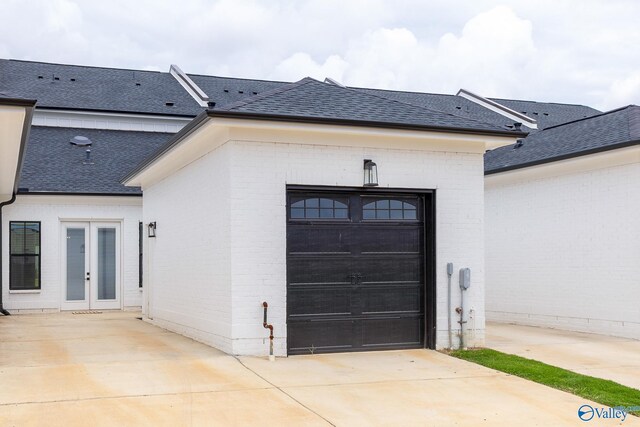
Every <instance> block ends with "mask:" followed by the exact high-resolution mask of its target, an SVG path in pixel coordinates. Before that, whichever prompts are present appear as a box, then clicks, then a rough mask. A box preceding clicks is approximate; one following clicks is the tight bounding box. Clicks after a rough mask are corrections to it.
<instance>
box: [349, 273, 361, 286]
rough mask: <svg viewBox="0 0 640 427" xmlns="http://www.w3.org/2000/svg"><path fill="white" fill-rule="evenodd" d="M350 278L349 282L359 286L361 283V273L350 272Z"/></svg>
mask: <svg viewBox="0 0 640 427" xmlns="http://www.w3.org/2000/svg"><path fill="white" fill-rule="evenodd" d="M349 278H350V279H351V284H352V285H355V286H360V285H361V284H362V274H361V273H352V274H350V275H349Z"/></svg>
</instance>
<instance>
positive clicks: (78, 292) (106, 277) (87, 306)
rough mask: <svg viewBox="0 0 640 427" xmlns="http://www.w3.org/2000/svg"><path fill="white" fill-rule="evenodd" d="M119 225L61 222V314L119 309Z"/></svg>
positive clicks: (120, 303) (120, 279) (120, 252)
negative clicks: (63, 311) (68, 311)
mask: <svg viewBox="0 0 640 427" xmlns="http://www.w3.org/2000/svg"><path fill="white" fill-rule="evenodd" d="M121 229H122V226H121V223H120V222H119V221H111V222H107V221H104V222H102V221H101V222H94V221H91V222H89V221H83V222H79V221H63V222H61V241H62V245H61V248H60V249H61V250H60V252H61V257H60V260H61V271H62V304H61V309H62V310H102V309H121V308H122V283H123V280H122V268H121V255H122V244H121V241H122V237H121V234H122V233H121Z"/></svg>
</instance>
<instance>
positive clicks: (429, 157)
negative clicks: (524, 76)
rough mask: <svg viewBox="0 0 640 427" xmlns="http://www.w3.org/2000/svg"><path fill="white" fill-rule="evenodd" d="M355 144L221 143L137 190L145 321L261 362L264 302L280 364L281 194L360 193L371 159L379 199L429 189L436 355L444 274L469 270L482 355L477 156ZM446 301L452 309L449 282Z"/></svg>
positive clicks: (444, 337)
mask: <svg viewBox="0 0 640 427" xmlns="http://www.w3.org/2000/svg"><path fill="white" fill-rule="evenodd" d="M265 138H267V137H265ZM271 141H273V140H271ZM359 141H360V142H358V143H353V142H350V143H347V144H345V146H341V145H337V144H335V141H333V144H332V145H323V144H322V143H314V144H310V143H308V142H306V143H291V142H289V143H278V142H265V141H260V142H258V141H254V140H247V139H243V140H232V141H230V142H227V143H226V144H223V145H222V146H220V147H219V148H217V149H215V150H214V151H211V152H209V153H208V154H206V155H204V156H202V157H200V158H199V159H198V160H196V161H194V162H192V163H191V164H189V165H187V166H186V167H183V168H181V169H179V170H177V171H176V172H174V173H173V174H172V175H170V176H169V177H167V178H165V179H163V180H161V181H159V182H157V183H155V184H153V185H151V186H150V187H148V188H145V189H144V191H145V196H144V218H145V222H150V221H157V224H158V229H157V234H158V237H157V238H156V239H149V246H150V247H149V249H148V251H147V253H148V255H149V257H150V259H149V266H148V269H149V272H148V273H147V275H146V276H145V277H147V280H149V281H151V286H149V287H148V291H149V295H148V297H149V304H148V305H149V314H150V316H151V317H152V318H153V321H154V322H155V323H157V324H158V325H160V326H163V327H166V328H168V329H171V330H174V331H177V332H180V333H183V334H185V335H188V336H191V337H194V338H196V339H198V340H200V341H203V342H206V343H208V344H211V345H213V346H215V347H217V348H220V349H222V350H223V351H226V352H230V353H235V354H252V355H265V354H267V353H268V339H266V338H267V337H268V331H266V330H265V329H263V327H262V307H261V303H262V301H268V302H269V306H270V311H269V319H270V322H271V323H273V325H274V327H275V336H276V339H275V340H276V341H275V351H276V354H277V355H284V354H286V206H285V201H286V198H285V196H286V186H287V184H301V185H326V186H361V185H362V179H363V178H362V161H363V159H364V158H371V159H374V160H375V162H376V163H377V164H378V172H379V177H380V178H379V181H380V185H381V186H382V187H396V188H421V189H436V193H437V194H436V207H437V219H436V227H437V243H436V246H437V254H436V255H437V256H436V259H437V265H436V270H437V345H438V347H444V346H447V345H448V334H447V315H446V303H447V276H446V263H447V262H453V263H455V267H456V272H457V270H458V268H461V267H470V268H471V269H472V287H471V289H470V291H469V298H468V306H469V308H470V309H472V310H473V312H472V316H473V319H472V320H471V323H470V327H471V328H473V329H474V330H473V332H472V333H471V337H470V344H482V343H483V342H484V310H483V307H484V247H483V246H484V240H483V225H484V224H483V215H484V209H483V203H484V199H483V159H482V152H483V150H482V148H477V147H476V148H475V151H474V150H469V151H468V152H467V151H466V150H465V149H462V148H461V147H462V145H458V146H457V152H453V151H448V149H447V148H442V146H439V147H438V148H434V149H430V148H429V145H428V144H427V143H426V142H423V143H422V147H421V148H415V144H414V148H411V149H409V148H405V149H403V148H402V144H403V142H402V140H398V139H395V138H394V139H393V140H392V139H389V140H385V141H383V142H384V145H385V146H386V147H394V148H393V149H390V148H380V145H381V143H380V141H378V142H377V143H376V145H377V147H378V148H369V147H367V146H365V145H366V144H367V141H368V140H367V138H360V139H359ZM358 144H360V146H358ZM372 145H373V144H372ZM418 145H420V144H418ZM395 147H398V148H395ZM445 147H446V146H445ZM145 286H146V285H145ZM453 298H454V304H455V305H457V302H458V301H459V288H458V286H457V274H456V276H455V277H454V297H453ZM455 305H454V306H455ZM145 306H146V304H145ZM145 309H146V307H145ZM454 325H455V322H454Z"/></svg>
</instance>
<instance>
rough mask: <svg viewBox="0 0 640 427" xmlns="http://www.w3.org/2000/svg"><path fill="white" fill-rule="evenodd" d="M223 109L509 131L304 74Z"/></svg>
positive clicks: (383, 122) (297, 116)
mask: <svg viewBox="0 0 640 427" xmlns="http://www.w3.org/2000/svg"><path fill="white" fill-rule="evenodd" d="M221 110H223V111H234V112H243V113H254V114H264V115H278V116H286V117H292V118H294V117H295V118H322V119H335V120H348V121H357V122H376V123H380V124H401V125H412V126H425V127H434V128H457V129H461V130H462V129H473V130H477V131H490V132H492V131H495V132H505V131H509V129H507V128H503V127H499V126H496V125H492V124H489V123H485V122H482V121H479V120H476V119H473V118H469V117H461V116H457V115H454V114H450V113H444V112H441V111H437V110H432V109H428V108H425V107H420V106H416V105H412V104H407V103H405V102H402V101H397V100H392V99H389V98H387V97H384V96H379V95H374V94H371V93H366V92H363V91H360V90H356V89H350V88H344V87H341V86H336V85H333V84H328V83H323V82H319V81H317V80H314V79H312V78H309V77H307V78H304V79H302V80H300V81H299V82H296V83H292V84H289V85H286V86H282V87H280V88H278V89H275V90H272V91H269V92H264V93H262V94H259V95H256V96H252V97H250V98H247V99H245V100H242V101H239V102H236V103H232V104H228V105H226V106H225V107H223V108H221Z"/></svg>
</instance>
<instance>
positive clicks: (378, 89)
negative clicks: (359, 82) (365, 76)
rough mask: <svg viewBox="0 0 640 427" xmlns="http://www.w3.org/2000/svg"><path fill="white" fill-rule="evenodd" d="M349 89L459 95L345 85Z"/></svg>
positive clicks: (448, 94)
mask: <svg viewBox="0 0 640 427" xmlns="http://www.w3.org/2000/svg"><path fill="white" fill-rule="evenodd" d="M345 88H347V89H356V90H358V89H361V90H377V91H381V92H395V93H414V94H416V95H438V96H448V97H455V96H457V95H453V94H450V93H436V92H419V91H415V90H395V89H380V88H377V87H361V86H345Z"/></svg>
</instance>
